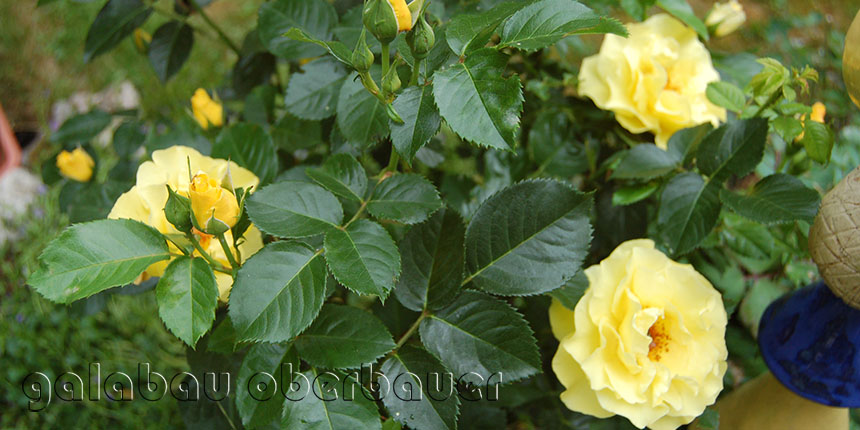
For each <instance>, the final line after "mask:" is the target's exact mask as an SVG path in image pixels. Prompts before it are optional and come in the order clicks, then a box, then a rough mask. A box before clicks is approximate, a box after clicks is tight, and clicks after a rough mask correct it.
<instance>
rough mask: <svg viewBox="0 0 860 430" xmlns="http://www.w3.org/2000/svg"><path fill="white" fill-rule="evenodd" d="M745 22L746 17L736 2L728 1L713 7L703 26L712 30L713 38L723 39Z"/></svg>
mask: <svg viewBox="0 0 860 430" xmlns="http://www.w3.org/2000/svg"><path fill="white" fill-rule="evenodd" d="M746 20H747V15H746V13H744V8H743V6H741V4H740V3H738V0H729V1H728V2H725V3H717V4H715V5H714V8H713V9H711V12H710V13H708V17H707V18H706V19H705V25H707V26H708V27H709V28H711V29H712V30H711V31H712V32H713V33H714V36H717V37H723V36H725V35H727V34H729V33H732V32H734V31H735V30H737V29H738V27H740V26H741V25H742V24H743V23H744V22H745V21H746Z"/></svg>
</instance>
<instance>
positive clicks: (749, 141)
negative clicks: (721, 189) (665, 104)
mask: <svg viewBox="0 0 860 430" xmlns="http://www.w3.org/2000/svg"><path fill="white" fill-rule="evenodd" d="M765 143H767V120H766V119H764V118H752V119H745V120H731V121H729V122H728V123H726V124H723V125H722V126H720V128H718V129H716V130H714V131H712V132H711V133H710V134H708V135H707V136H706V137H705V139H704V140H702V143H701V145H699V151H698V154H697V156H696V162H697V163H698V167H699V170H700V171H701V172H702V173H703V174H705V175H708V176H710V177H711V180H712V181H717V182H722V181H724V180H726V179H727V178H728V177H729V176H730V175H733V174H734V175H738V176H743V175H746V174H747V173H749V172H750V171H751V170H752V169H754V168H755V166H757V165H758V163H759V161H761V159H762V156H763V155H764V146H765Z"/></svg>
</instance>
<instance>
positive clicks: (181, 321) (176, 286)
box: [155, 256, 218, 348]
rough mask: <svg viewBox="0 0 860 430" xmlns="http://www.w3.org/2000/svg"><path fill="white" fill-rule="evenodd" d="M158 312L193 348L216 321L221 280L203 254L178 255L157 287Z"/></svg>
mask: <svg viewBox="0 0 860 430" xmlns="http://www.w3.org/2000/svg"><path fill="white" fill-rule="evenodd" d="M155 298H156V299H157V300H158V315H159V316H160V317H161V320H162V321H164V325H165V326H167V328H168V330H170V331H171V332H172V333H173V334H174V335H176V337H178V338H179V339H181V340H182V341H183V342H185V343H186V344H187V345H188V346H190V347H192V348H194V346H195V345H196V344H197V340H198V339H200V337H201V336H203V335H204V334H205V333H206V332H207V331H209V329H210V328H212V322H213V321H215V307H216V306H218V284H216V283H215V274H214V273H213V272H212V268H210V267H209V263H207V262H206V260H205V259H203V258H189V257H184V256H183V257H177V258H175V259H174V260H173V261H171V262H170V264H169V265H168V266H167V269H165V270H164V274H163V275H161V279H159V280H158V285H157V286H156V287H155Z"/></svg>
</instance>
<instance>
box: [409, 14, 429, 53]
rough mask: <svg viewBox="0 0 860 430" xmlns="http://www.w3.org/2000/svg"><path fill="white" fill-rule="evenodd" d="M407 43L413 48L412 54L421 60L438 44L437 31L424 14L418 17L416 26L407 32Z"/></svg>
mask: <svg viewBox="0 0 860 430" xmlns="http://www.w3.org/2000/svg"><path fill="white" fill-rule="evenodd" d="M406 43H407V44H408V45H409V49H411V50H412V56H413V57H415V58H416V59H419V60H423V59H424V58H426V57H427V54H429V53H430V50H431V49H433V45H435V44H436V33H434V32H433V27H431V26H430V24H429V23H428V22H427V20H426V19H425V18H424V15H423V14H422V15H421V17H419V18H418V22H417V23H416V24H415V27H414V28H412V30H411V31H410V32H409V33H407V34H406Z"/></svg>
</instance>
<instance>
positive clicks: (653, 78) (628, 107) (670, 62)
mask: <svg viewBox="0 0 860 430" xmlns="http://www.w3.org/2000/svg"><path fill="white" fill-rule="evenodd" d="M627 29H628V31H629V33H630V36H629V37H627V38H623V37H621V36H616V35H613V34H607V35H606V36H605V38H604V39H603V45H602V46H601V47H600V52H599V53H598V54H597V55H593V56H591V57H588V58H586V59H585V60H583V61H582V69H581V71H580V73H579V93H580V94H581V95H583V96H586V97H588V98H590V99H591V100H593V101H594V104H596V105H597V106H598V107H599V108H601V109H605V110H610V111H612V112H614V113H615V119H616V120H618V122H619V123H620V124H621V126H623V127H624V128H626V129H627V130H629V131H630V132H631V133H645V132H651V133H654V135H655V143H656V144H657V146H659V147H660V148H663V149H665V148H666V146H667V143H668V142H669V138H670V137H671V136H672V135H673V134H674V133H675V132H676V131H678V130H681V129H684V128H688V127H693V126H695V125H699V124H703V123H711V124H713V125H714V126H717V125H719V123H720V121H725V120H726V110H725V109H723V108H720V107H718V106H716V105H714V104H713V103H711V102H710V101H709V100H708V97H707V96H706V95H705V91H706V90H707V89H708V84H709V83H711V82H715V81H719V80H720V75H719V74H718V73H717V70H716V69H714V66H713V64H711V54H710V53H709V52H708V49H707V48H705V45H703V44H702V42H700V41H699V38H698V36H697V35H696V32H695V31H693V30H692V29H691V28H689V27H687V26H686V25H684V24H683V23H681V22H680V21H678V20H677V19H675V18H672V17H671V16H669V15H666V14H658V15H654V16H652V17H651V18H648V20H646V21H645V22H642V23H634V24H627Z"/></svg>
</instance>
